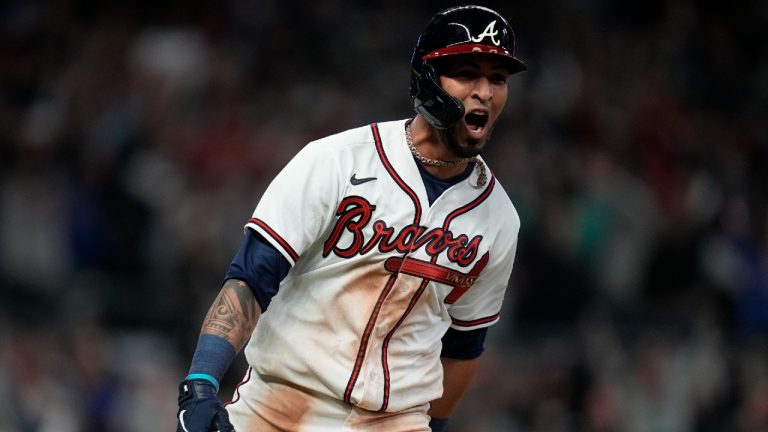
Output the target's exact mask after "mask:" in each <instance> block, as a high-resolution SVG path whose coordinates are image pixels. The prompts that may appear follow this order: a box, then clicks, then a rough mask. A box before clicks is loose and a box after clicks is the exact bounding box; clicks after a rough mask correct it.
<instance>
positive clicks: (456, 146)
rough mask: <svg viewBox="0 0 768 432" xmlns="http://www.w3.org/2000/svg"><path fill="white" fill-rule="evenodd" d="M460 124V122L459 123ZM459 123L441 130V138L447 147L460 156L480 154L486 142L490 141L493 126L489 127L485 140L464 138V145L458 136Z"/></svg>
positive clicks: (471, 156)
mask: <svg viewBox="0 0 768 432" xmlns="http://www.w3.org/2000/svg"><path fill="white" fill-rule="evenodd" d="M457 124H458V123H457ZM457 124H455V125H453V126H451V127H449V128H448V129H443V130H440V138H441V139H442V140H443V144H445V147H446V148H447V149H448V150H450V151H451V153H453V154H454V155H456V156H458V157H460V158H473V157H475V156H477V155H479V154H480V152H481V151H482V149H483V147H484V145H485V143H487V142H488V141H490V139H491V133H492V132H493V128H492V127H491V128H490V129H488V133H487V134H486V136H485V139H483V140H475V139H472V138H468V137H466V138H464V142H465V144H464V145H462V144H461V141H460V139H459V137H458V128H457Z"/></svg>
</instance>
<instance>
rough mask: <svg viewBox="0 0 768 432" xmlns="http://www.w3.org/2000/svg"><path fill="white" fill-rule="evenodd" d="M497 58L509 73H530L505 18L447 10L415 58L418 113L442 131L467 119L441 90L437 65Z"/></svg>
mask: <svg viewBox="0 0 768 432" xmlns="http://www.w3.org/2000/svg"><path fill="white" fill-rule="evenodd" d="M473 53H483V54H492V55H497V56H499V57H500V59H501V60H502V61H503V62H504V64H505V65H506V66H507V68H508V69H509V73H510V74H513V73H517V72H522V71H524V70H526V69H527V66H526V65H525V63H523V62H522V60H520V59H518V58H517V57H515V34H514V32H513V31H512V27H510V25H509V23H508V22H507V20H506V19H504V17H502V16H501V15H499V14H498V13H497V12H495V11H493V10H491V9H488V8H486V7H482V6H459V7H453V8H450V9H446V10H444V11H442V12H440V13H438V14H437V15H435V16H434V17H432V19H431V20H430V21H429V23H428V24H427V27H426V28H425V29H424V32H423V33H422V34H421V36H419V40H418V42H416V48H415V49H414V50H413V57H412V58H411V88H410V93H411V99H413V106H414V108H415V109H416V112H417V113H419V114H421V115H422V116H424V118H426V119H427V120H428V121H429V122H430V123H431V124H432V125H433V126H435V127H436V128H438V129H447V128H449V127H451V126H453V125H454V124H455V123H456V122H457V121H459V119H461V117H463V116H464V104H462V103H461V101H459V100H458V99H456V98H454V97H452V96H450V95H449V94H448V93H446V92H445V90H443V88H442V86H440V83H439V79H438V73H437V71H436V70H435V67H434V62H435V61H436V60H437V59H441V58H445V57H447V56H451V55H457V54H473Z"/></svg>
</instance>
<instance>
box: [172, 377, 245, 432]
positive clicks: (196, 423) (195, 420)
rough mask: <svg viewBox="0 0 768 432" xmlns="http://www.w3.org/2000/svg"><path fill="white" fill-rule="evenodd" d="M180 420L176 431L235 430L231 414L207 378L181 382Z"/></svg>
mask: <svg viewBox="0 0 768 432" xmlns="http://www.w3.org/2000/svg"><path fill="white" fill-rule="evenodd" d="M177 416H178V420H179V422H178V423H177V426H176V432H211V431H220V432H235V428H234V427H233V426H232V423H230V422H229V415H228V414H227V410H226V409H224V404H222V403H221V401H220V400H219V398H218V396H216V388H215V387H214V386H213V384H212V383H210V382H209V381H206V380H200V379H193V380H188V379H187V380H184V381H182V382H181V384H179V411H178V413H177Z"/></svg>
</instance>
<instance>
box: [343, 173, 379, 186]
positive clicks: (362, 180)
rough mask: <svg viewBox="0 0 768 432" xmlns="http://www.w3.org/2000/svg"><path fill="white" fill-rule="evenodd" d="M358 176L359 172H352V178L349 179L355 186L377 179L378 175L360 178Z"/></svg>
mask: <svg viewBox="0 0 768 432" xmlns="http://www.w3.org/2000/svg"><path fill="white" fill-rule="evenodd" d="M356 176H357V173H355V174H352V178H350V179H349V182H350V183H352V185H353V186H357V185H361V184H363V183H367V182H369V181H373V180H376V177H364V178H360V179H359V178H357V177H356Z"/></svg>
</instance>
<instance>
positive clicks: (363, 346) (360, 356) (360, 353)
mask: <svg viewBox="0 0 768 432" xmlns="http://www.w3.org/2000/svg"><path fill="white" fill-rule="evenodd" d="M371 133H372V134H373V140H374V144H375V145H376V153H378V155H379V159H380V160H381V163H382V165H384V168H385V169H386V170H387V172H388V173H389V175H390V176H391V177H392V179H393V180H394V181H395V183H397V185H398V187H400V189H402V190H403V192H405V194H406V195H408V197H409V198H410V199H411V201H412V202H413V206H414V210H415V213H414V216H413V225H415V226H418V225H419V222H420V221H421V203H420V202H419V197H418V195H416V192H414V191H413V189H411V188H410V187H409V186H408V184H406V183H405V181H403V179H402V178H401V177H400V175H399V174H397V171H395V168H394V167H393V166H392V163H391V162H390V161H389V158H387V154H386V153H385V152H384V144H383V142H382V140H381V134H380V133H379V126H378V125H377V124H376V123H373V124H371ZM414 238H415V236H414ZM396 279H397V273H393V274H392V276H390V278H389V281H387V284H386V286H385V287H384V289H383V290H382V291H381V294H379V298H378V300H377V301H376V306H375V307H374V308H373V312H371V316H370V317H369V318H368V324H367V325H366V326H365V331H364V332H363V336H362V338H361V340H360V347H359V348H358V350H357V358H356V359H355V366H354V368H353V369H352V375H351V376H350V377H349V381H348V382H347V387H346V390H345V391H344V402H347V403H349V402H350V398H351V396H352V390H353V389H354V388H355V383H356V382H357V378H358V377H359V376H360V370H361V369H362V366H363V360H364V359H365V353H366V350H367V348H368V341H369V340H370V338H371V332H372V331H373V328H374V326H375V324H376V320H377V319H378V316H379V312H380V311H381V307H382V305H383V304H384V300H385V299H386V298H387V296H388V295H389V292H390V291H391V290H392V286H393V285H394V283H395V280H396ZM393 331H394V330H393ZM383 352H384V353H386V351H383ZM385 355H386V354H385ZM384 373H385V374H386V375H387V376H388V373H389V372H388V371H387V370H386V369H385V371H384ZM388 385H389V380H387V386H388ZM385 397H388V395H385Z"/></svg>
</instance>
